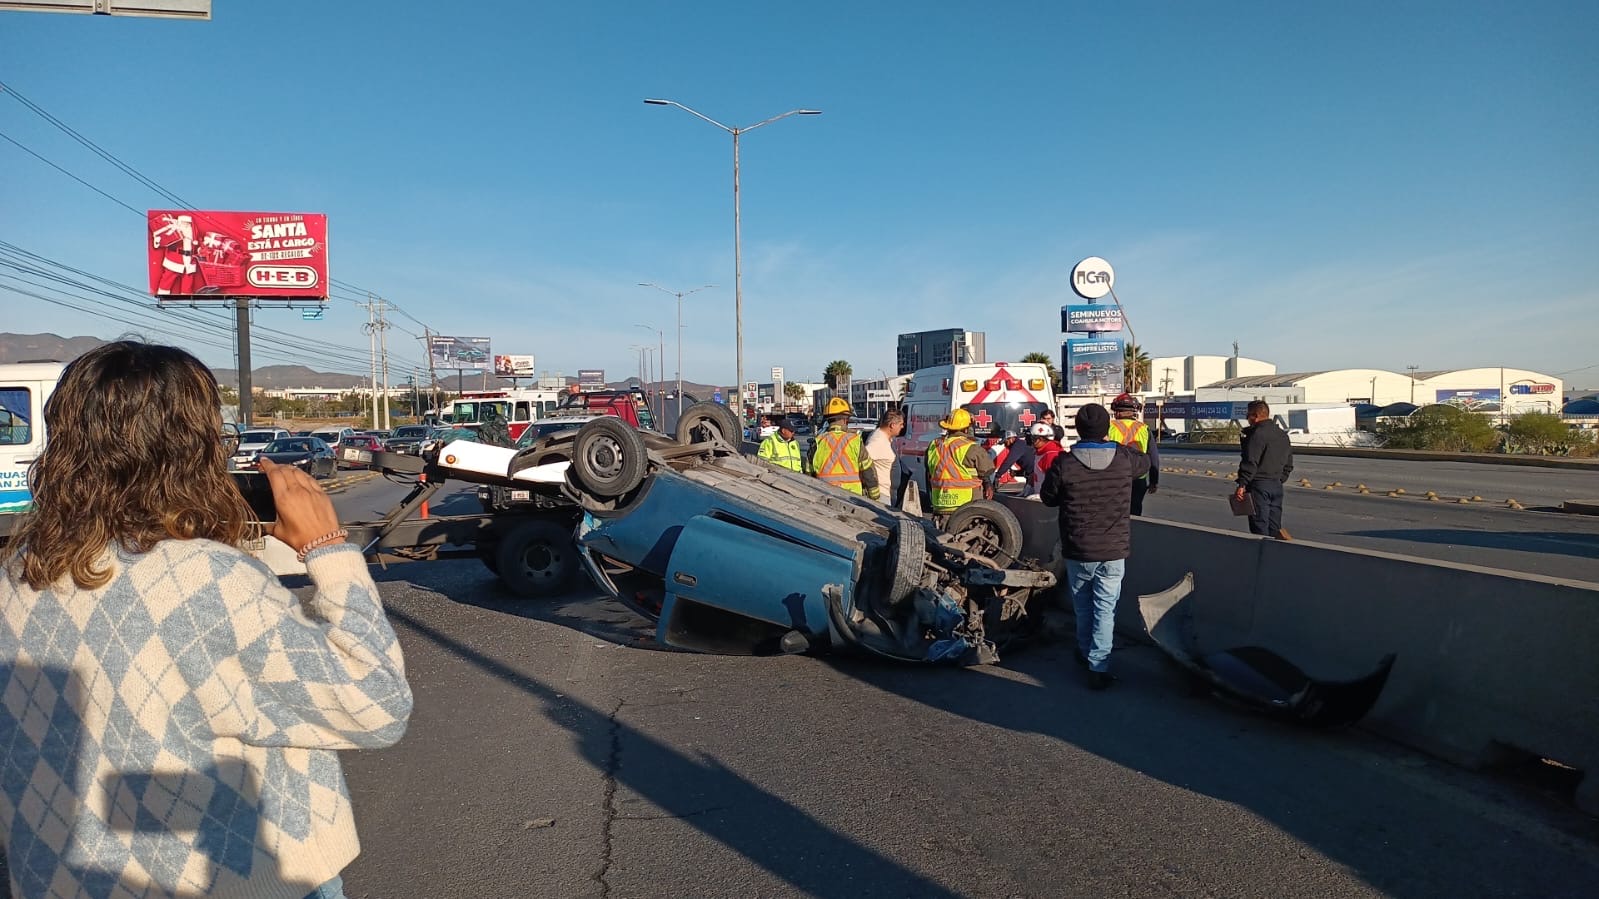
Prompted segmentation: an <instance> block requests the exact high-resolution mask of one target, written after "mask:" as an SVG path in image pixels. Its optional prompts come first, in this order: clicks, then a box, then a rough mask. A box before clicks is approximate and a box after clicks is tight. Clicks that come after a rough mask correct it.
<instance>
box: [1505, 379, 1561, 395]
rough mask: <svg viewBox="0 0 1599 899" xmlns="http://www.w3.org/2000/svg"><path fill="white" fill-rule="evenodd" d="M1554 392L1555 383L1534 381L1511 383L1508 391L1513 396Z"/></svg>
mask: <svg viewBox="0 0 1599 899" xmlns="http://www.w3.org/2000/svg"><path fill="white" fill-rule="evenodd" d="M1554 392H1555V385H1553V384H1541V383H1535V382H1522V383H1520V384H1511V385H1510V393H1511V395H1513V396H1536V395H1539V394H1545V395H1547V394H1552V393H1554Z"/></svg>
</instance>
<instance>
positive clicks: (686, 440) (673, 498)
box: [508, 403, 1055, 664]
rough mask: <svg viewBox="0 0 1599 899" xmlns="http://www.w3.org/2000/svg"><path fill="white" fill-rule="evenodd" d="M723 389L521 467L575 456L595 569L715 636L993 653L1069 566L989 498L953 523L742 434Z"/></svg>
mask: <svg viewBox="0 0 1599 899" xmlns="http://www.w3.org/2000/svg"><path fill="white" fill-rule="evenodd" d="M739 435H740V431H739V427H738V422H737V420H736V419H735V418H734V416H733V414H732V413H731V412H730V411H728V410H727V408H726V407H724V406H721V405H718V404H714V403H701V404H699V405H697V406H695V407H693V408H691V409H689V410H687V411H686V412H685V413H684V415H683V416H682V419H681V420H680V421H679V422H678V428H677V433H676V435H675V437H667V436H665V435H660V434H653V433H650V432H646V431H639V430H636V429H634V428H631V427H629V426H627V425H626V424H625V423H623V422H621V421H620V420H616V419H608V418H607V419H597V420H594V421H591V422H588V423H587V424H584V425H583V426H582V427H581V428H579V429H577V430H576V431H573V432H569V433H565V434H559V435H552V437H550V438H549V439H547V440H543V441H540V442H539V443H538V444H536V445H535V446H532V447H528V448H526V449H524V450H522V451H520V452H518V454H517V457H516V458H515V459H514V460H513V461H512V463H511V471H510V472H509V473H508V474H509V475H510V476H512V477H514V476H515V475H516V474H517V472H518V470H520V469H526V468H529V467H534V466H551V465H564V466H566V467H565V478H564V482H563V483H562V484H561V491H562V493H563V494H564V496H565V497H566V499H567V500H569V501H570V502H572V503H573V504H575V505H576V506H577V507H578V508H579V509H580V510H581V516H580V520H579V523H578V525H577V529H576V530H577V533H576V543H577V549H578V553H579V555H580V557H581V558H582V561H583V563H584V567H585V568H586V569H587V571H588V573H589V575H590V577H592V578H593V580H594V581H595V582H596V583H597V584H598V585H600V587H602V588H603V589H604V590H606V591H607V592H609V593H610V594H612V595H613V596H615V597H616V598H617V599H618V600H620V601H621V602H623V603H625V604H626V605H628V606H629V607H631V608H632V609H634V610H635V611H637V612H639V613H640V614H642V615H645V616H648V617H649V618H651V619H653V620H655V621H657V622H658V624H657V630H656V636H657V639H658V640H659V642H660V643H662V644H664V645H668V646H672V647H677V648H680V649H687V650H695V651H700V652H715V653H736V654H760V653H784V652H788V653H792V652H809V651H821V650H826V649H829V648H843V649H852V650H858V651H862V652H866V653H871V654H875V655H879V656H885V657H888V658H892V659H898V660H905V661H918V662H937V661H949V662H957V663H965V664H977V663H992V662H994V661H997V660H998V658H999V651H1000V649H1001V648H1003V647H1005V646H1006V645H1008V644H1009V643H1010V642H1011V641H1013V640H1015V639H1017V638H1018V637H1020V636H1024V635H1025V634H1026V633H1027V632H1028V631H1029V630H1030V629H1031V628H1033V627H1036V625H1037V620H1036V616H1031V617H1030V616H1029V614H1028V610H1029V606H1030V605H1036V604H1035V599H1037V598H1038V597H1039V596H1040V595H1041V594H1042V592H1043V591H1045V590H1047V589H1048V588H1050V587H1052V586H1054V584H1055V576H1054V575H1053V574H1052V573H1051V572H1049V571H1047V570H1043V569H1040V568H1037V567H1029V566H1025V565H1021V564H1019V563H1017V562H1016V561H1015V560H1016V556H1017V554H1018V551H1019V549H1020V546H1019V539H1020V537H1019V535H1020V530H1019V527H1018V526H1017V524H1016V522H1015V519H1014V516H1012V515H1011V513H1010V512H1009V511H1007V510H1006V509H1005V508H1003V507H1002V506H999V505H998V504H994V503H983V502H979V503H974V504H972V507H971V508H970V509H965V510H962V512H961V513H959V514H957V515H956V516H952V517H951V518H950V520H949V521H948V522H946V523H945V526H944V530H943V531H935V530H934V529H933V527H932V525H931V524H930V523H928V522H925V521H923V520H921V519H919V518H916V517H913V516H909V515H906V514H904V513H902V512H900V511H898V510H895V509H891V508H887V507H884V506H882V505H879V504H877V503H875V502H872V501H870V500H867V499H863V498H861V497H857V496H853V495H851V494H847V493H844V492H843V491H840V490H837V489H835V488H832V487H829V486H826V485H824V484H821V483H820V482H818V481H816V480H814V479H812V478H808V477H805V476H803V475H800V474H796V473H794V472H790V471H786V470H783V469H779V468H775V467H772V466H770V465H767V464H766V463H764V462H760V461H758V460H755V459H752V458H748V457H745V456H743V455H742V454H741V453H740V452H739V445H738V441H739Z"/></svg>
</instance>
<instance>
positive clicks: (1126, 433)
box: [1110, 418, 1149, 481]
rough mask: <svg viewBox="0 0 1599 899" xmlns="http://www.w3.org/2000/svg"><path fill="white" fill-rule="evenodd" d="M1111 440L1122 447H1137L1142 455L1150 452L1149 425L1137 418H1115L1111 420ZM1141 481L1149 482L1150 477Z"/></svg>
mask: <svg viewBox="0 0 1599 899" xmlns="http://www.w3.org/2000/svg"><path fill="white" fill-rule="evenodd" d="M1110 439H1112V440H1114V441H1116V442H1117V443H1119V444H1121V445H1122V446H1136V447H1138V451H1139V452H1141V453H1147V452H1149V425H1146V424H1144V423H1143V422H1141V421H1139V420H1138V419H1136V418H1113V419H1111V420H1110ZM1139 480H1141V481H1147V480H1149V475H1147V474H1146V475H1143V476H1142V477H1140V478H1139Z"/></svg>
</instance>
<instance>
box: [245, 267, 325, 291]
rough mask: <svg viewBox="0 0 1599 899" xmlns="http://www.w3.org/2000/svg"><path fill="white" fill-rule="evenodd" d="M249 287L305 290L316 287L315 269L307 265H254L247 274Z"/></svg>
mask: <svg viewBox="0 0 1599 899" xmlns="http://www.w3.org/2000/svg"><path fill="white" fill-rule="evenodd" d="M248 277H249V280H250V286H251V287H292V288H294V289H296V290H307V289H310V288H312V287H315V286H316V283H317V276H316V269H314V268H312V267H311V266H309V265H256V266H251V268H250V271H249V273H248Z"/></svg>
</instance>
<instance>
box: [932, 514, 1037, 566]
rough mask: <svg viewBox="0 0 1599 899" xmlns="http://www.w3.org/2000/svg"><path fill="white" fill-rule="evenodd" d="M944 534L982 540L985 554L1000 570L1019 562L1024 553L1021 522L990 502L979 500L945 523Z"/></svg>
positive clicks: (983, 553)
mask: <svg viewBox="0 0 1599 899" xmlns="http://www.w3.org/2000/svg"><path fill="white" fill-rule="evenodd" d="M944 533H946V534H949V535H950V536H953V537H959V536H972V537H977V538H979V539H980V541H981V543H980V545H981V546H982V547H983V549H982V551H981V552H980V553H979V555H982V556H984V557H986V558H987V559H989V560H990V561H991V562H993V563H994V564H995V565H998V566H999V567H1001V568H1007V567H1009V566H1010V565H1011V563H1013V562H1015V561H1016V557H1017V556H1018V555H1019V554H1020V553H1021V551H1022V523H1021V522H1020V521H1017V520H1016V514H1015V513H1014V512H1012V511H1011V510H1009V509H1007V508H1005V507H1004V506H1003V505H1001V504H999V503H997V502H995V501H994V500H991V499H976V500H972V501H971V502H969V503H967V504H966V505H964V506H961V507H960V508H959V509H956V510H955V511H954V512H952V513H950V516H949V517H948V518H946V519H945V520H944Z"/></svg>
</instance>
